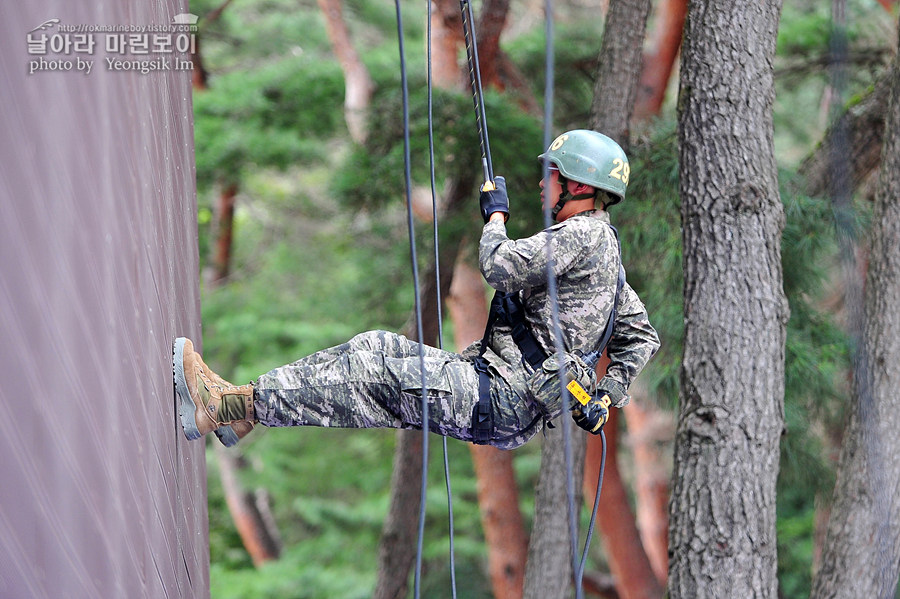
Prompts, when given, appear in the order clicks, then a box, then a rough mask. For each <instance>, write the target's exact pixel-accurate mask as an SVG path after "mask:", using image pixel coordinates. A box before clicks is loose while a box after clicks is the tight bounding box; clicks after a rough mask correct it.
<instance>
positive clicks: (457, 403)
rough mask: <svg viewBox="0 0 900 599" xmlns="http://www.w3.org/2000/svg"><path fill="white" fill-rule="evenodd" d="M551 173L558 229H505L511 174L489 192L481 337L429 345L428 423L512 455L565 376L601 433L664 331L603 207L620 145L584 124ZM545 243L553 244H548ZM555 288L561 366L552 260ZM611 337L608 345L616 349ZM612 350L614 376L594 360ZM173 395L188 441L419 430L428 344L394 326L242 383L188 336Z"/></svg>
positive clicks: (547, 410) (554, 153)
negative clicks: (516, 236) (292, 432)
mask: <svg viewBox="0 0 900 599" xmlns="http://www.w3.org/2000/svg"><path fill="white" fill-rule="evenodd" d="M539 158H540V160H541V161H544V163H545V164H547V167H548V169H549V177H548V178H547V179H546V180H542V181H541V183H540V187H541V199H542V202H543V203H544V205H545V206H547V207H549V208H550V209H551V214H552V215H553V218H554V220H555V221H556V224H555V225H553V226H552V227H550V228H548V229H545V230H544V231H541V232H539V233H537V234H536V235H534V236H532V237H528V238H526V239H520V240H511V239H509V237H507V235H506V225H505V223H506V221H507V220H508V218H509V200H508V198H507V194H506V183H505V181H504V179H503V178H502V177H497V178H496V180H495V186H496V189H494V190H490V191H482V193H481V197H480V204H481V213H482V216H483V218H484V222H485V225H484V229H483V232H482V236H481V242H480V248H479V264H480V267H481V272H482V274H483V275H484V277H485V279H486V280H487V282H488V283H489V284H490V285H491V286H492V287H494V288H495V289H496V290H497V291H498V294H497V296H496V297H495V298H494V302H492V306H491V316H490V319H489V323H488V327H487V330H486V331H485V336H484V339H482V340H481V341H480V342H476V343H474V344H473V345H471V346H470V347H468V348H467V349H466V350H465V351H463V352H462V353H461V354H457V353H452V352H448V351H443V350H440V349H436V348H433V347H428V346H423V351H424V370H425V372H424V381H425V386H426V393H427V398H428V406H429V407H428V427H429V429H430V430H431V431H432V432H435V433H438V434H441V435H446V436H450V437H454V438H457V439H461V440H463V441H470V442H474V443H481V444H490V445H493V446H495V447H499V448H502V449H512V448H515V447H518V446H520V445H522V444H523V443H525V442H526V441H528V440H529V439H530V438H531V437H532V436H534V434H535V433H536V432H537V430H538V429H539V428H540V427H539V425H540V424H541V423H542V422H549V421H550V420H552V419H554V418H556V417H557V416H559V415H560V414H561V413H562V411H563V405H562V400H561V389H562V387H561V383H560V380H559V375H560V371H563V372H565V373H566V376H567V382H568V381H575V383H573V384H574V385H575V386H574V387H573V386H572V385H569V386H568V387H567V388H568V389H570V390H572V394H571V396H570V397H569V399H568V404H569V405H568V406H566V407H567V408H568V409H569V410H570V411H571V413H572V416H573V418H574V419H575V421H576V423H577V424H578V425H579V426H581V427H582V428H584V429H585V430H588V431H590V432H592V433H599V431H600V430H601V429H602V427H603V424H604V423H605V422H606V420H607V418H608V408H609V406H610V405H613V406H615V407H622V406H624V405H625V404H626V403H627V402H628V396H627V393H626V392H627V389H628V386H629V385H630V384H631V382H632V381H633V380H634V378H635V377H636V376H637V374H638V373H639V372H640V371H641V369H642V368H643V367H644V365H645V364H646V363H647V361H648V360H649V359H650V357H651V356H652V355H653V353H654V352H655V351H656V350H657V348H658V347H659V339H658V337H657V334H656V331H655V330H654V329H653V327H652V326H650V322H649V320H648V318H647V312H646V310H645V308H644V306H643V304H642V303H641V301H640V299H639V298H638V296H637V294H636V293H635V292H634V290H633V289H632V288H631V287H630V286H629V285H628V284H627V283H626V282H625V276H624V275H625V271H624V269H622V267H621V258H620V250H619V245H618V237H617V234H616V232H615V229H614V228H613V227H612V226H611V225H610V224H609V215H608V212H607V209H608V208H609V207H610V206H612V205H613V204H616V203H618V202H620V201H622V200H623V199H624V198H625V190H626V187H627V185H628V179H629V175H630V167H629V164H628V159H627V157H626V156H625V153H624V152H623V151H622V148H620V147H619V145H618V144H617V143H616V142H614V141H613V140H612V139H610V138H608V137H606V136H605V135H602V134H600V133H596V132H594V131H587V130H575V131H569V132H567V133H564V134H563V135H560V136H559V137H557V138H556V140H554V142H553V143H552V144H551V145H550V148H549V149H548V150H547V151H546V152H544V153H543V154H541V155H540V157H539ZM548 244H549V249H548ZM548 263H552V268H553V274H554V275H555V280H556V288H557V301H556V303H557V306H558V321H559V328H560V329H561V342H562V347H563V349H564V354H563V366H562V367H561V366H560V363H559V361H560V360H559V356H558V354H557V351H556V349H555V348H556V341H555V335H556V334H557V333H556V332H555V327H554V326H553V324H552V317H551V311H552V309H553V302H552V300H551V297H550V295H549V294H548V287H547V266H548ZM607 341H608V344H607ZM601 345H605V347H606V349H607V352H608V356H609V359H610V364H609V367H608V368H607V372H606V375H605V376H604V377H603V378H602V379H600V380H599V381H597V380H596V375H595V373H594V369H593V367H592V366H593V364H591V362H593V360H594V359H595V358H596V356H597V355H599V351H602V349H603V347H599V346H601ZM174 366H175V389H176V395H177V400H178V402H179V405H180V408H179V410H180V415H181V422H182V426H183V428H184V433H185V435H186V436H187V438H188V439H196V438H199V437H201V436H202V435H204V434H206V433H209V432H212V431H214V432H215V433H216V434H217V436H218V437H219V439H220V440H221V441H222V442H223V443H224V444H225V445H229V446H230V445H233V444H234V443H237V441H238V440H239V439H240V438H241V437H243V436H244V435H246V434H247V433H248V432H249V431H250V430H251V429H252V427H253V425H254V423H256V422H259V423H261V424H263V425H265V426H334V427H351V428H375V427H392V428H421V427H422V425H423V423H422V408H421V398H422V380H423V373H422V360H420V356H419V344H418V343H416V342H412V341H410V340H408V339H407V338H406V337H403V336H401V335H396V334H394V333H389V332H387V331H370V332H366V333H362V334H360V335H357V336H356V337H354V338H353V339H351V340H350V341H348V342H347V343H344V344H342V345H338V346H336V347H332V348H330V349H326V350H323V351H320V352H317V353H315V354H312V355H310V356H308V357H306V358H303V359H301V360H299V361H297V362H294V363H292V364H288V365H286V366H282V367H280V368H276V369H274V370H272V371H271V372H268V373H267V374H264V375H262V376H261V377H259V378H258V379H257V380H256V381H255V382H254V383H252V384H248V385H243V386H235V385H232V384H230V383H228V382H227V381H225V380H223V379H221V378H220V377H219V376H217V375H216V374H215V373H214V372H212V371H211V370H210V369H209V367H207V366H206V364H204V362H203V360H202V358H201V357H200V355H199V354H198V353H197V352H195V351H194V349H193V344H192V343H191V341H190V340H188V339H184V338H179V339H178V340H177V341H176V342H175V347H174Z"/></svg>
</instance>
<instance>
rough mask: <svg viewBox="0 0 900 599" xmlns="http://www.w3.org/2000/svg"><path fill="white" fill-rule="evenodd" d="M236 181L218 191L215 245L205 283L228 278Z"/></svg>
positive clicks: (214, 284) (214, 283) (209, 283)
mask: <svg viewBox="0 0 900 599" xmlns="http://www.w3.org/2000/svg"><path fill="white" fill-rule="evenodd" d="M237 192H238V186H237V183H228V184H226V185H225V186H224V187H223V188H222V191H221V192H220V193H219V203H218V205H217V206H216V220H215V245H214V246H213V255H212V260H211V264H210V265H209V266H208V267H207V272H206V275H207V276H206V277H205V278H206V283H207V285H211V286H216V285H219V284H221V283H222V282H223V281H225V279H226V278H228V273H229V272H230V270H231V248H232V242H233V240H234V206H235V203H236V201H237Z"/></svg>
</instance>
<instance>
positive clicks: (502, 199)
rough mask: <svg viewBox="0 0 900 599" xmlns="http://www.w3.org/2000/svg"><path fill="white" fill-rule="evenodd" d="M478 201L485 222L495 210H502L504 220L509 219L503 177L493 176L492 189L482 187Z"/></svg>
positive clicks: (507, 198)
mask: <svg viewBox="0 0 900 599" xmlns="http://www.w3.org/2000/svg"><path fill="white" fill-rule="evenodd" d="M478 201H479V203H480V204H481V217H482V218H483V219H484V222H485V223H487V222H488V221H489V220H490V219H491V215H492V214H494V213H495V212H502V213H503V216H504V220H509V196H508V195H507V194H506V179H504V178H503V177H500V176H498V177H495V178H494V189H490V190H485V189H484V188H482V191H481V196H480V197H479V198H478Z"/></svg>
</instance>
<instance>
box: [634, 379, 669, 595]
mask: <svg viewBox="0 0 900 599" xmlns="http://www.w3.org/2000/svg"><path fill="white" fill-rule="evenodd" d="M632 399H633V401H632V402H631V403H630V404H628V405H627V406H625V408H624V410H623V415H624V416H625V418H626V420H627V422H628V438H629V440H630V445H631V448H632V454H633V455H634V472H635V489H634V493H635V504H636V506H637V525H638V530H639V531H640V533H641V543H642V545H643V547H644V551H646V553H647V558H648V559H649V560H650V567H651V568H653V573H654V574H656V579H657V580H658V581H659V584H660V585H664V584H666V579H667V578H668V575H669V480H670V478H671V473H670V472H669V470H668V468H666V464H667V462H668V459H667V458H668V456H669V453H668V448H669V447H670V446H671V444H672V439H673V437H674V436H675V427H674V420H675V417H674V415H673V414H672V413H671V412H668V411H666V410H661V409H659V408H657V407H655V406H653V405H651V404H650V402H649V401H646V400H647V398H646V397H642V396H638V394H637V393H635V391H634V386H632ZM664 448H666V451H665V452H664V451H663V449H664Z"/></svg>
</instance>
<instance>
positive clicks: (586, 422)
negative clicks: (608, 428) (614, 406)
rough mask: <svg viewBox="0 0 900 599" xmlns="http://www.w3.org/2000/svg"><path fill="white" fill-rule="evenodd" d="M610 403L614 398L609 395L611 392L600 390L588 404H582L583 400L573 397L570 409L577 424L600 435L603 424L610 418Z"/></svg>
mask: <svg viewBox="0 0 900 599" xmlns="http://www.w3.org/2000/svg"><path fill="white" fill-rule="evenodd" d="M610 403H612V400H611V399H610V397H609V393H607V392H606V391H598V392H597V393H596V395H594V396H593V397H592V398H591V399H590V401H588V403H587V405H582V404H581V402H579V401H578V400H577V399H575V398H574V397H573V398H572V405H571V407H570V408H569V409H570V410H572V419H573V420H574V421H575V424H577V425H578V426H580V427H581V428H583V429H584V430H586V431H587V432H589V433H591V434H594V435H599V434H600V431H601V430H603V425H604V424H606V421H607V420H609V405H610Z"/></svg>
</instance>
